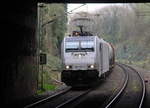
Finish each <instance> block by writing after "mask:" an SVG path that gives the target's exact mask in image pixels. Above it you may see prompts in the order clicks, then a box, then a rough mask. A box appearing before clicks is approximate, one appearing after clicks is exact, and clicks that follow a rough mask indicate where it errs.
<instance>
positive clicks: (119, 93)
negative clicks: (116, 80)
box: [105, 63, 129, 108]
mask: <svg viewBox="0 0 150 108" xmlns="http://www.w3.org/2000/svg"><path fill="white" fill-rule="evenodd" d="M117 65H118V66H119V67H121V68H122V69H123V71H124V73H125V77H126V78H125V81H124V84H123V86H122V88H121V89H120V91H119V92H118V93H117V94H116V96H115V97H114V98H113V99H112V100H111V101H110V102H109V103H108V104H107V105H106V106H105V108H109V107H111V105H112V104H113V103H114V102H115V101H116V100H117V99H118V98H119V96H120V95H121V94H122V93H123V91H124V90H125V88H126V86H127V83H128V79H129V74H128V73H127V71H126V69H125V68H124V67H123V66H122V65H121V64H118V63H117Z"/></svg>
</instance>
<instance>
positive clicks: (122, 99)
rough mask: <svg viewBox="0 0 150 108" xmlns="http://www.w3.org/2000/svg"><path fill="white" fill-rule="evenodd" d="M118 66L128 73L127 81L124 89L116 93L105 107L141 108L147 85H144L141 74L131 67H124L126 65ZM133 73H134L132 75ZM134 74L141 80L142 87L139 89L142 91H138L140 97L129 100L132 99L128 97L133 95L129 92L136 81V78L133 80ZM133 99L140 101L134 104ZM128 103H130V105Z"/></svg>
mask: <svg viewBox="0 0 150 108" xmlns="http://www.w3.org/2000/svg"><path fill="white" fill-rule="evenodd" d="M118 65H119V66H120V67H121V68H122V69H123V70H124V72H125V73H126V80H125V82H124V84H123V86H122V88H121V89H120V90H119V91H118V92H117V93H116V95H115V96H114V97H113V98H111V99H109V100H110V101H109V102H107V104H106V105H105V108H141V107H142V104H143V100H144V97H145V83H144V80H143V78H142V77H141V75H140V73H139V72H138V71H136V70H135V69H134V68H132V67H131V66H128V65H124V64H118ZM127 68H128V69H127ZM129 69H130V71H129ZM131 71H132V74H131ZM129 72H130V73H129ZM133 74H136V75H137V78H138V80H140V81H139V83H140V84H139V85H140V86H141V87H140V88H139V89H140V90H139V91H138V92H139V94H140V95H139V96H138V97H134V98H132V99H129V98H130V97H128V96H129V95H132V94H129V93H128V92H129V91H130V87H131V84H132V83H133V82H134V81H135V78H133V77H134V76H135V75H134V76H133ZM136 80H137V79H136ZM135 92H136V91H135ZM127 97H128V98H127ZM133 99H137V100H138V101H136V102H134V101H135V100H133ZM126 102H128V104H127V103H126ZM129 102H131V103H129ZM133 104H134V105H133ZM135 106H136V107H135Z"/></svg>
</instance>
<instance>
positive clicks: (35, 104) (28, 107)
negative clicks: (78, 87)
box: [24, 87, 71, 108]
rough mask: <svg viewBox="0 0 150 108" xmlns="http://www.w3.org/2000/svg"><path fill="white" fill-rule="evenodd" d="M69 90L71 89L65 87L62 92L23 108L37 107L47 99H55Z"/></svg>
mask: <svg viewBox="0 0 150 108" xmlns="http://www.w3.org/2000/svg"><path fill="white" fill-rule="evenodd" d="M70 89H71V87H67V88H66V89H65V90H62V91H60V92H58V93H55V94H53V95H51V96H49V97H46V98H44V99H41V100H39V101H36V102H34V103H32V104H29V105H26V106H25V107H24V108H32V107H34V106H37V105H39V104H41V103H43V102H45V101H47V100H49V99H52V98H55V97H57V96H59V95H61V94H64V93H66V92H68V91H69V90H70Z"/></svg>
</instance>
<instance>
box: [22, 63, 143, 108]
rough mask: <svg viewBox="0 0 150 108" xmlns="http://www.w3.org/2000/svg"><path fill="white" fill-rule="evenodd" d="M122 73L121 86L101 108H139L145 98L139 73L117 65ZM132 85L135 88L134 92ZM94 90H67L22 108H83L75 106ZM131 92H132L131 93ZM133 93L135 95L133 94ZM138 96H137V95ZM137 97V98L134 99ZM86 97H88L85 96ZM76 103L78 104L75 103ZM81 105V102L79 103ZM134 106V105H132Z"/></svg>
mask: <svg viewBox="0 0 150 108" xmlns="http://www.w3.org/2000/svg"><path fill="white" fill-rule="evenodd" d="M117 65H118V66H119V67H120V68H122V70H123V71H124V77H125V78H124V80H123V85H122V86H120V88H119V89H117V90H116V91H115V93H114V94H113V95H112V96H110V97H109V99H107V100H105V102H104V104H101V105H99V107H102V108H141V107H142V104H143V101H144V96H145V83H144V80H143V78H142V77H141V75H140V73H138V72H137V71H136V70H135V69H133V68H132V67H130V66H127V65H124V64H117ZM133 85H134V86H135V87H139V88H136V89H135V91H134V90H132V89H134V87H133ZM94 89H95V88H92V89H88V90H78V91H76V90H71V88H68V90H65V91H61V92H59V93H57V94H54V95H52V96H50V97H47V98H45V99H43V100H40V101H38V102H35V103H33V104H30V105H27V106H25V107H24V108H35V107H36V108H68V106H69V108H74V106H75V108H76V107H77V108H80V105H81V107H82V106H84V105H82V104H77V103H78V102H79V101H80V100H82V97H83V98H85V97H86V96H85V95H86V94H88V93H89V92H90V93H91V92H92V90H94ZM131 91H132V92H131ZM134 93H135V94H134ZM137 94H139V95H137ZM136 96H137V97H136ZM87 97H88V96H87ZM77 101H78V102H77ZM81 103H82V102H81ZM132 104H134V105H132Z"/></svg>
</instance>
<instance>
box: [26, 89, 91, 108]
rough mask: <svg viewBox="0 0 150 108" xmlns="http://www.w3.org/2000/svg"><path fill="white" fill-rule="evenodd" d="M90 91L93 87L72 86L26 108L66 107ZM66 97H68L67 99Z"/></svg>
mask: <svg viewBox="0 0 150 108" xmlns="http://www.w3.org/2000/svg"><path fill="white" fill-rule="evenodd" d="M90 91H92V89H87V90H82V91H80V90H79V91H74V90H72V89H71V88H68V89H66V90H65V91H61V92H59V93H57V94H54V95H52V96H49V97H47V98H45V99H42V100H40V101H37V102H35V103H32V104H29V105H27V106H25V107H24V108H62V107H63V108H64V107H66V106H67V105H68V104H70V103H72V102H74V101H75V100H77V99H79V98H81V97H82V96H84V95H86V94H87V93H89V92H90ZM64 97H67V98H66V99H65V98H64Z"/></svg>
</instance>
